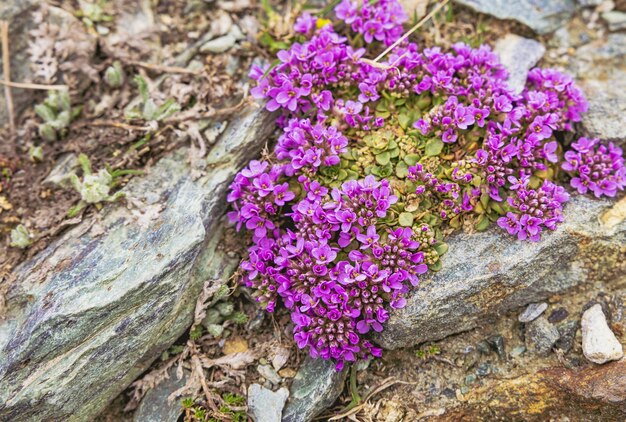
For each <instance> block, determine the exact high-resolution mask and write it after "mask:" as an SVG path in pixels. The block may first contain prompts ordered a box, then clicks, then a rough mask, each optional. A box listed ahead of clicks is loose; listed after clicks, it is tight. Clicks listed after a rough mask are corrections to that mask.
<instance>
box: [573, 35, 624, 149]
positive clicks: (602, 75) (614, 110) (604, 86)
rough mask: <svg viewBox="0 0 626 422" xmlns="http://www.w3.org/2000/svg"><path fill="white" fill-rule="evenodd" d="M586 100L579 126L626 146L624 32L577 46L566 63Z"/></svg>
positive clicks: (595, 134)
mask: <svg viewBox="0 0 626 422" xmlns="http://www.w3.org/2000/svg"><path fill="white" fill-rule="evenodd" d="M568 70H569V71H570V72H572V73H573V74H574V75H576V79H577V82H578V83H579V85H580V86H581V88H582V89H583V91H584V92H585V96H586V97H587V101H588V102H589V112H588V113H585V114H584V115H583V122H582V126H583V129H584V131H585V132H587V134H589V135H590V136H593V137H598V138H601V139H611V140H616V141H618V143H620V144H621V145H622V146H626V125H624V115H626V96H625V95H624V92H626V34H623V33H616V34H610V35H609V36H608V39H607V40H606V41H605V40H599V41H596V42H593V43H589V44H586V45H584V46H582V47H580V48H579V49H578V50H577V51H576V54H575V56H574V57H573V58H572V59H571V62H570V64H569V65H568Z"/></svg>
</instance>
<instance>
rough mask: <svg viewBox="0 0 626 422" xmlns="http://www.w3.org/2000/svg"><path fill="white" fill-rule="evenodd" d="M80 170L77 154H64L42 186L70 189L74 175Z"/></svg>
mask: <svg viewBox="0 0 626 422" xmlns="http://www.w3.org/2000/svg"><path fill="white" fill-rule="evenodd" d="M78 169H80V163H79V162H78V157H77V156H76V154H74V153H73V152H71V153H68V154H63V155H62V156H61V157H59V159H58V160H57V163H56V165H55V166H54V168H53V169H52V170H50V173H49V174H48V176H46V178H45V179H44V180H43V182H42V184H43V185H44V186H46V187H48V188H55V187H62V188H66V187H69V186H70V179H71V177H72V174H75V173H76V170H78Z"/></svg>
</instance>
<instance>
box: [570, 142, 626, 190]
mask: <svg viewBox="0 0 626 422" xmlns="http://www.w3.org/2000/svg"><path fill="white" fill-rule="evenodd" d="M572 148H573V150H571V151H567V152H566V153H565V160H566V161H565V162H564V163H563V164H562V165H561V167H562V168H563V170H565V171H568V172H570V173H571V174H572V175H573V176H574V177H572V180H571V181H570V184H571V185H572V187H573V188H575V189H577V190H578V192H579V193H582V194H585V193H587V191H591V192H593V194H594V195H595V196H596V198H600V197H601V196H602V195H606V196H609V197H614V196H615V195H617V191H618V190H620V191H623V190H624V187H626V167H624V158H623V157H622V149H621V148H619V147H617V146H615V145H614V144H613V143H612V142H611V143H609V144H608V145H604V144H601V143H600V141H599V140H598V139H587V138H580V139H579V140H578V141H576V142H574V143H573V144H572Z"/></svg>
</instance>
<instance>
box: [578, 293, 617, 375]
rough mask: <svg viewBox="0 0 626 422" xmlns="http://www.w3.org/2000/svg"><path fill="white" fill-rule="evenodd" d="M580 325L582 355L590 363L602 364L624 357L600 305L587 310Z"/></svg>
mask: <svg viewBox="0 0 626 422" xmlns="http://www.w3.org/2000/svg"><path fill="white" fill-rule="evenodd" d="M580 325H581V327H582V332H583V353H584V355H585V357H586V358H587V359H589V360H590V361H591V362H594V363H598V364H603V363H606V362H608V361H611V360H619V359H621V358H622V356H624V351H623V350H622V345H621V344H620V342H619V341H618V340H617V338H616V337H615V334H613V331H611V329H610V328H609V325H608V324H607V322H606V317H605V316H604V312H602V307H601V306H600V305H598V304H596V305H593V306H592V307H591V308H589V309H587V310H586V311H585V313H584V314H583V318H582V321H581V322H580Z"/></svg>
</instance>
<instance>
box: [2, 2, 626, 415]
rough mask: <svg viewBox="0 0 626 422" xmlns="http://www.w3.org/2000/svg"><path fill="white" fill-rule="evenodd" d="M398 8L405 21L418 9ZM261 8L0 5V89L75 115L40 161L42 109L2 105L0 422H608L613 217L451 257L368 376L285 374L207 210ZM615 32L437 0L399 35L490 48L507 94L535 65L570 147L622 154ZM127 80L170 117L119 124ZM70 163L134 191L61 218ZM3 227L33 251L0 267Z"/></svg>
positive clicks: (260, 133)
mask: <svg viewBox="0 0 626 422" xmlns="http://www.w3.org/2000/svg"><path fill="white" fill-rule="evenodd" d="M430 3H434V2H430ZM404 4H405V5H406V7H407V9H408V10H414V11H415V15H416V17H419V16H423V15H424V14H425V10H426V8H427V7H428V4H429V2H428V1H416V0H405V1H404ZM274 7H275V8H276V9H277V10H279V12H280V13H272V11H271V10H268V9H267V8H265V9H263V7H262V5H257V4H256V3H255V2H248V1H239V0H237V1H217V2H201V1H197V2H193V1H190V2H187V1H159V2H149V1H139V0H137V1H134V2H121V1H120V2H110V4H108V5H107V6H106V7H105V8H104V11H103V12H102V13H103V15H104V16H110V17H111V19H108V18H107V19H105V18H103V17H102V16H103V15H100V18H98V17H97V16H96V15H94V14H93V13H92V14H91V15H89V16H90V18H89V17H88V16H84V15H85V14H84V6H83V9H81V5H80V4H79V3H78V2H76V3H74V2H52V3H50V5H49V6H48V7H46V8H44V9H41V7H40V5H39V4H38V3H37V2H34V1H26V2H22V1H16V2H11V1H9V2H8V3H6V4H3V5H0V17H1V18H2V19H6V20H8V21H9V22H10V25H11V28H12V32H11V37H10V44H11V51H12V52H13V53H12V55H11V65H12V68H11V77H12V80H14V81H20V82H22V81H24V82H32V83H39V84H59V83H65V84H67V85H69V86H70V88H71V89H70V93H71V101H72V105H75V104H81V105H83V110H82V111H81V115H80V116H78V117H77V118H76V119H75V120H73V121H71V122H70V123H69V124H68V125H66V126H64V127H63V128H61V129H60V130H59V131H58V132H59V133H57V134H56V136H58V137H59V139H57V140H51V139H47V140H46V139H45V136H42V134H41V128H40V126H41V125H42V123H43V121H42V120H41V118H40V117H37V116H36V115H35V112H34V109H33V104H34V103H35V104H36V103H40V102H41V101H43V100H44V98H45V93H43V92H41V91H34V90H18V89H14V90H13V93H14V95H13V101H14V104H15V109H16V112H15V116H14V119H13V120H14V121H15V124H16V130H15V131H11V129H10V127H9V126H8V123H9V120H10V116H9V113H8V109H6V108H2V107H0V122H2V123H7V126H6V127H5V129H4V130H2V131H1V132H0V139H1V140H2V142H0V148H1V149H0V165H3V166H4V168H5V169H7V170H4V172H3V175H4V177H5V179H8V177H6V175H10V176H11V177H10V183H7V182H8V180H3V182H4V183H3V184H1V185H0V186H2V189H3V190H2V191H0V210H2V212H0V224H1V225H0V229H1V230H2V233H3V234H4V240H3V241H1V242H0V261H1V262H0V265H2V267H3V271H4V273H3V274H4V275H2V277H3V278H2V282H1V283H0V292H5V294H4V297H5V301H4V302H3V301H0V304H3V303H4V306H0V308H4V309H3V310H2V314H3V319H2V320H0V350H1V351H2V353H0V420H5V419H6V420H12V421H21V420H44V419H45V420H47V419H52V420H66V419H67V420H89V419H93V418H96V419H97V420H100V421H120V420H135V421H140V422H141V421H176V420H178V419H179V417H180V416H181V415H184V418H185V420H189V421H191V420H202V418H201V416H202V412H206V411H213V412H214V414H217V415H219V418H217V419H216V420H245V419H246V416H245V414H246V412H247V413H248V414H249V415H250V416H251V417H253V418H255V419H256V420H257V421H272V420H279V419H280V418H281V417H282V419H283V420H286V421H301V420H311V419H312V418H314V417H319V418H321V419H322V420H359V421H368V420H375V421H403V420H404V421H413V420H420V419H425V420H455V421H456V420H494V419H495V420H549V419H550V420H603V421H604V420H606V421H621V420H624V419H625V418H626V360H625V359H623V358H622V356H623V345H625V344H626V267H625V265H626V264H624V263H625V262H626V246H625V245H626V223H625V222H624V219H625V218H626V199H625V198H618V199H617V200H616V201H596V200H592V199H586V198H580V197H579V198H576V199H575V200H573V201H572V202H571V203H570V204H568V205H567V207H566V208H565V212H566V214H567V215H566V217H567V223H566V224H565V225H564V226H563V227H562V228H561V229H560V230H559V231H557V232H555V233H554V234H552V235H551V236H548V237H546V239H545V240H544V241H543V242H542V243H541V244H539V245H529V244H521V242H513V241H512V240H510V239H507V238H505V236H502V235H501V234H499V233H498V232H497V231H496V230H493V231H487V232H485V233H481V234H474V235H459V236H457V237H455V238H453V239H451V242H450V246H451V247H450V253H449V254H448V255H446V257H445V269H444V270H443V271H442V272H440V273H437V274H436V275H435V276H433V277H431V278H430V279H429V280H426V281H425V282H424V283H423V285H422V286H421V287H420V289H418V290H416V292H415V293H414V295H413V296H412V297H410V298H409V304H408V306H407V307H406V308H405V309H403V310H402V311H399V312H396V313H395V314H394V315H393V317H392V319H391V320H390V321H389V323H388V327H387V329H386V330H385V332H384V333H383V336H381V337H379V338H376V339H374V340H375V341H377V342H378V343H380V344H381V345H383V346H384V347H385V348H386V349H388V350H387V351H386V352H385V355H384V357H383V359H381V360H378V361H375V362H371V363H370V364H369V365H360V366H359V367H358V368H355V370H354V371H352V372H350V371H345V372H343V373H337V372H335V371H334V368H333V367H332V365H330V364H328V362H323V361H311V360H308V359H304V356H302V355H301V354H300V353H299V352H298V351H297V349H296V347H295V346H294V345H293V342H292V341H291V340H290V334H289V318H288V316H287V315H284V314H281V313H280V312H279V313H277V314H276V315H274V316H272V317H268V316H267V315H265V314H264V313H263V312H260V310H259V309H258V308H257V307H256V306H255V304H254V303H253V302H252V301H251V300H249V298H248V297H247V293H246V292H245V290H242V289H238V290H237V291H235V290H234V286H235V281H234V278H232V277H231V275H232V273H233V271H234V269H235V268H236V265H237V263H238V259H239V255H238V253H239V251H240V246H241V243H242V239H239V238H237V237H236V236H234V234H233V233H232V231H231V230H229V229H227V228H226V225H225V224H224V220H223V218H222V215H223V213H224V211H225V201H224V196H225V191H226V187H227V184H228V182H229V180H230V178H231V177H232V176H233V175H234V173H235V172H236V171H237V170H238V169H239V168H240V166H241V165H243V163H245V162H246V161H247V160H249V159H250V158H253V157H255V156H258V155H259V154H261V153H262V149H263V147H264V145H265V143H266V142H267V141H268V140H269V139H271V138H270V135H271V132H272V130H273V123H272V119H273V116H270V115H268V114H267V113H266V112H264V111H262V110H261V109H260V108H259V107H258V106H255V105H253V104H249V103H248V102H245V101H244V102H241V101H240V100H241V99H242V98H243V96H244V94H245V92H246V91H247V89H248V86H247V81H246V78H245V70H246V69H247V68H248V66H249V64H250V62H251V60H253V58H255V57H261V58H263V57H265V58H268V57H270V54H271V52H272V51H273V50H275V49H277V48H280V40H281V38H283V39H284V37H287V36H289V31H288V30H287V29H286V28H288V27H289V23H290V20H292V18H293V15H294V13H295V12H297V10H298V7H297V6H293V7H288V6H285V5H284V4H275V5H274ZM42 10H43V12H42ZM78 10H83V15H81V14H80V13H78V14H77V13H76V12H77V11H78ZM35 18H36V19H40V21H36V20H33V19H35ZM70 28H71V29H70ZM625 30H626V4H625V3H624V2H620V1H615V2H613V1H594V0H584V1H583V0H568V1H558V2H557V1H555V2H551V1H541V2H530V1H521V2H517V3H515V4H511V3H510V2H504V1H479V0H471V1H470V0H459V1H457V2H455V3H453V4H452V6H450V8H448V9H447V11H446V13H441V14H439V15H437V16H435V18H434V19H433V20H432V21H431V22H429V23H428V24H427V25H425V26H424V27H423V28H422V29H421V30H420V32H418V33H417V34H416V38H417V39H418V40H421V41H422V42H423V43H430V44H432V43H438V44H444V45H446V44H447V45H449V44H451V43H453V42H456V41H466V42H469V43H472V44H479V43H482V42H488V43H490V44H492V45H493V46H495V48H496V49H497V51H498V52H499V53H500V54H501V57H502V59H503V61H504V63H505V64H506V65H507V66H508V67H509V68H510V69H511V74H512V79H511V84H512V85H513V86H517V85H519V84H520V83H521V82H523V80H524V79H525V74H526V72H527V70H528V69H529V68H530V67H531V66H533V65H534V64H536V63H537V62H539V64H541V65H543V66H556V67H559V68H562V69H564V70H567V71H568V72H569V73H571V74H572V75H574V76H575V77H576V79H577V80H578V82H579V83H580V85H581V86H582V88H583V89H584V91H585V94H586V95H587V98H588V99H589V102H590V112H589V113H588V114H587V115H586V117H585V120H584V121H583V123H582V124H581V125H580V127H579V128H578V129H579V130H578V131H579V132H580V133H586V134H590V135H593V136H598V137H601V138H603V139H611V140H614V141H616V142H618V143H620V144H621V145H622V147H624V146H626V126H625V124H624V118H623V115H624V112H625V111H626V97H625V95H624V92H626V85H625V84H626V64H625V63H626V60H625V59H624V56H625V54H626V33H625V32H624V31H625ZM265 34H266V35H265ZM268 37H269V38H268ZM33 41H38V42H39V44H40V45H47V46H49V48H47V49H45V48H40V49H39V50H35V51H32V50H33V48H32V47H31V49H30V50H29V49H28V48H26V47H27V45H28V43H29V42H31V43H32V42H33ZM46 43H47V44H46ZM35 59H36V60H35ZM116 61H118V62H119V63H120V64H121V65H122V67H123V70H124V72H123V73H124V78H125V82H124V83H123V84H122V86H120V87H118V88H113V87H112V86H111V84H110V81H109V82H107V81H106V80H105V79H106V72H107V69H108V68H109V67H110V66H113V64H114V62H116ZM157 63H158V64H157ZM135 73H138V74H141V75H143V76H144V77H145V78H146V79H147V80H148V81H149V85H150V95H151V97H153V98H154V101H155V102H156V103H157V104H162V102H163V101H165V100H166V99H167V98H174V99H175V100H176V102H177V103H179V104H181V105H182V106H183V107H184V108H185V111H184V112H182V114H181V113H179V114H173V115H171V116H169V117H165V118H163V119H161V120H157V121H154V119H146V118H145V116H143V118H142V117H141V116H140V117H139V118H137V119H135V120H133V119H130V120H129V119H126V118H124V109H126V108H128V107H129V105H130V108H131V109H132V104H134V103H136V102H140V101H141V99H140V98H138V94H139V92H138V89H137V87H136V85H134V84H133V83H131V82H130V80H131V79H132V75H134V74H135ZM5 95H6V94H5V91H1V92H0V104H5V101H6V98H5ZM150 120H152V121H150ZM38 147H41V151H42V153H43V155H42V156H41V157H39V156H38V154H37V153H33V149H35V148H38ZM35 151H37V150H35ZM29 152H30V154H29ZM79 153H85V154H87V155H88V156H89V158H90V159H91V161H92V165H93V167H94V168H95V169H99V168H102V167H103V166H105V165H109V166H111V167H112V168H113V169H124V170H140V171H141V172H143V173H145V174H144V175H140V176H133V175H132V174H125V175H123V176H121V177H120V179H119V180H118V182H119V184H118V186H116V189H117V188H119V187H120V186H122V188H121V190H122V191H123V192H124V193H125V194H126V198H127V199H126V200H125V201H121V202H119V203H115V204H111V205H106V206H105V207H104V208H102V209H99V208H100V207H95V206H90V207H88V208H86V209H85V210H82V211H81V213H79V214H78V215H77V216H74V217H68V216H67V211H68V210H69V209H70V208H71V207H72V206H74V205H76V203H78V201H79V200H80V194H79V193H78V192H76V191H73V190H72V189H71V188H69V189H68V188H67V184H66V183H67V179H68V175H69V174H70V173H71V172H73V171H76V167H77V156H78V154H79ZM2 160H4V161H2ZM79 174H80V173H79ZM17 223H22V224H24V226H25V227H26V228H27V229H28V230H29V232H30V233H31V234H32V235H33V239H32V241H33V243H32V245H31V247H30V248H29V249H26V250H25V251H22V250H19V249H16V248H11V247H9V243H10V239H9V236H8V233H9V231H10V229H12V228H13V227H15V225H16V224H17ZM357 394H358V395H360V396H361V400H360V401H359V404H358V405H356V406H351V407H350V406H348V404H349V403H350V402H351V401H352V399H353V398H354V397H355V395H357ZM183 398H191V399H190V400H189V401H186V402H184V407H183V406H181V399H183ZM109 402H111V405H110V406H108V407H107V404H108V403H109ZM246 406H247V407H246Z"/></svg>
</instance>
